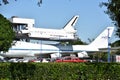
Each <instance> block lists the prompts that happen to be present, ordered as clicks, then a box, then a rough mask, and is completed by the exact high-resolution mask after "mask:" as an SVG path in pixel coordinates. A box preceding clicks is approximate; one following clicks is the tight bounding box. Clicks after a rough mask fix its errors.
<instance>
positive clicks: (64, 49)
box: [1, 41, 98, 57]
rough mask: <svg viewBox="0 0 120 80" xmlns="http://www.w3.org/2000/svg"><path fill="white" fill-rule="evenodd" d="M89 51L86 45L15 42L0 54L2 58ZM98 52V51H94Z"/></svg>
mask: <svg viewBox="0 0 120 80" xmlns="http://www.w3.org/2000/svg"><path fill="white" fill-rule="evenodd" d="M86 49H87V51H91V49H90V48H89V47H88V46H87V45H66V46H65V45H60V44H57V45H47V44H37V43H30V42H23V41H17V42H16V43H15V44H14V45H13V46H12V47H11V48H10V49H9V51H8V52H6V53H1V55H2V56H4V57H30V56H36V55H37V56H40V55H42V54H44V55H45V54H49V55H50V54H54V53H61V54H62V53H73V52H81V51H86ZM93 51H95V50H93ZM96 51H98V49H96Z"/></svg>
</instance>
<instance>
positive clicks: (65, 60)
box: [55, 56, 87, 62]
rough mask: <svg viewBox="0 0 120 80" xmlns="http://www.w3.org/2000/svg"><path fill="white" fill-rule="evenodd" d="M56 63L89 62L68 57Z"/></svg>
mask: <svg viewBox="0 0 120 80" xmlns="http://www.w3.org/2000/svg"><path fill="white" fill-rule="evenodd" d="M55 62H87V60H82V59H80V58H78V57H71V56H67V57H63V58H61V59H57V60H56V61H55Z"/></svg>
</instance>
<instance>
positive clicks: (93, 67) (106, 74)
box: [0, 63, 120, 80]
mask: <svg viewBox="0 0 120 80" xmlns="http://www.w3.org/2000/svg"><path fill="white" fill-rule="evenodd" d="M119 74H120V64H119V63H0V80H120V75H119Z"/></svg>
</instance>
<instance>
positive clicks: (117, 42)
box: [111, 40, 120, 47]
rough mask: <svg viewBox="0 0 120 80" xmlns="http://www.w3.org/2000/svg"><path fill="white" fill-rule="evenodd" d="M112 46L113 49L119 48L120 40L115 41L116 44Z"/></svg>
mask: <svg viewBox="0 0 120 80" xmlns="http://www.w3.org/2000/svg"><path fill="white" fill-rule="evenodd" d="M111 46H112V47H118V46H120V40H118V41H115V42H114V43H112V45H111Z"/></svg>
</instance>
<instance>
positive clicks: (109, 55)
mask: <svg viewBox="0 0 120 80" xmlns="http://www.w3.org/2000/svg"><path fill="white" fill-rule="evenodd" d="M109 30H110V29H109V28H108V63H109V62H110V37H109Z"/></svg>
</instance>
